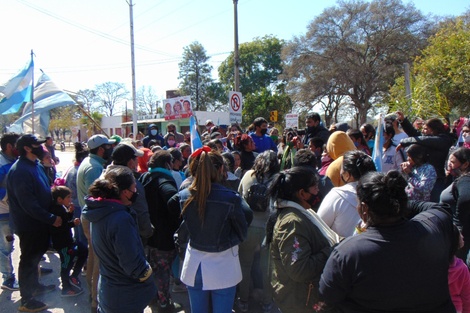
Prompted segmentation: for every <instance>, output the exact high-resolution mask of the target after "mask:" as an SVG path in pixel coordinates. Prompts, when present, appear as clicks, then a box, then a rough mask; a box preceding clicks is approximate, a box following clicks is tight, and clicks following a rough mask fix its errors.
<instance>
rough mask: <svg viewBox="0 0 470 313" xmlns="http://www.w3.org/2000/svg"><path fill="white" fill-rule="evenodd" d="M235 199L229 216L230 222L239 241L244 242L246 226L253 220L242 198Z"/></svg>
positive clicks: (251, 213) (246, 231)
mask: <svg viewBox="0 0 470 313" xmlns="http://www.w3.org/2000/svg"><path fill="white" fill-rule="evenodd" d="M237 197H238V199H236V202H237V203H236V204H235V207H234V210H233V212H231V214H230V222H231V226H232V228H233V230H234V232H235V233H236V234H237V236H238V238H239V239H240V241H244V240H245V239H246V236H247V233H248V225H250V223H251V221H252V220H253V212H252V211H251V209H250V207H249V206H248V204H247V203H246V202H245V200H243V198H242V197H240V196H237Z"/></svg>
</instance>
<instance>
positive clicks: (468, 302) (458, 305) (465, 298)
mask: <svg viewBox="0 0 470 313" xmlns="http://www.w3.org/2000/svg"><path fill="white" fill-rule="evenodd" d="M449 291H450V296H451V297H452V302H453V303H454V306H455V309H456V310H457V313H470V273H469V271H468V267H467V266H466V265H465V263H464V262H463V261H462V260H461V259H459V258H457V257H455V256H454V259H453V260H452V262H451V263H450V266H449Z"/></svg>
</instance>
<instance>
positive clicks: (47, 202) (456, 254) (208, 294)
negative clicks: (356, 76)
mask: <svg viewBox="0 0 470 313" xmlns="http://www.w3.org/2000/svg"><path fill="white" fill-rule="evenodd" d="M205 127H206V128H205V130H204V132H202V135H201V139H202V143H203V146H202V147H199V148H198V149H195V150H194V151H192V150H191V134H190V133H189V132H188V133H185V134H182V133H179V132H178V131H177V127H176V126H175V125H174V124H173V123H169V124H168V125H167V127H166V128H167V129H166V130H167V132H166V134H163V133H161V132H160V130H159V128H158V127H157V125H155V124H151V125H149V127H148V130H147V131H148V133H147V135H146V136H144V135H143V134H141V133H139V134H136V136H135V138H134V135H133V134H130V135H129V137H128V138H121V137H119V136H112V137H111V138H107V137H106V136H104V135H94V136H92V137H91V138H89V139H88V141H87V142H86V143H76V144H75V160H74V164H71V165H70V168H69V169H68V170H67V171H65V173H64V174H63V175H62V176H61V177H59V178H56V175H57V174H56V172H55V169H54V168H55V166H54V165H55V164H56V163H58V162H60V160H59V158H58V157H57V156H56V155H55V151H54V148H53V143H52V142H51V139H50V138H47V140H41V139H39V138H37V137H35V136H34V135H30V134H23V135H19V134H14V133H7V134H4V135H3V136H2V138H1V139H0V146H1V152H0V181H1V182H2V184H1V186H0V197H1V198H2V200H1V201H0V227H1V228H0V233H1V234H2V239H1V240H0V243H1V247H0V248H1V249H0V252H1V254H0V269H1V272H2V275H3V283H2V289H5V290H12V291H14V290H19V291H20V295H21V301H20V302H21V303H20V306H19V308H18V310H19V311H21V312H39V311H42V310H45V309H46V308H47V305H46V304H45V303H43V302H41V301H39V300H37V297H38V296H39V295H41V294H44V293H46V292H50V291H53V290H55V289H56V286H55V285H42V284H41V283H40V282H39V276H38V273H39V271H38V266H39V262H40V260H41V258H42V256H43V255H44V253H45V252H46V250H48V249H54V250H55V251H56V252H57V253H58V254H59V256H60V261H61V268H60V271H59V272H60V279H61V288H62V290H61V296H63V297H75V296H80V295H81V294H83V286H82V283H81V281H80V277H81V275H80V274H81V273H82V272H83V273H84V274H85V273H86V284H87V285H88V289H89V291H90V300H91V302H90V309H91V312H103V313H111V312H113V313H116V312H122V313H133V312H135V313H141V312H143V310H144V309H145V307H147V306H148V305H150V306H155V307H156V308H157V310H158V312H178V311H180V310H181V309H182V306H181V304H179V303H176V302H175V301H174V300H173V299H172V293H174V292H188V296H189V301H190V306H191V308H190V309H191V312H195V313H199V312H200V313H205V312H214V313H225V312H232V309H235V311H236V312H249V311H250V310H253V308H251V307H250V305H252V304H253V301H251V302H250V299H252V298H256V299H258V301H259V302H260V304H259V308H258V309H259V310H262V311H263V312H266V313H268V312H271V311H272V310H273V307H277V308H278V309H279V310H280V311H281V312H436V313H437V312H444V313H446V312H449V313H450V312H470V273H469V269H468V266H469V265H470V257H469V250H470V207H469V203H470V191H469V190H470V188H469V187H470V121H469V120H467V119H464V118H461V119H459V120H457V121H456V122H455V123H454V125H453V126H452V127H449V126H448V125H446V124H445V123H443V122H442V120H440V119H438V118H431V119H428V120H421V119H419V120H418V119H416V123H412V122H411V121H410V120H409V119H408V118H407V117H405V116H404V115H403V113H401V112H395V113H393V114H389V115H387V116H386V117H385V121H384V124H380V125H378V126H377V127H382V128H383V129H382V132H376V128H374V126H372V125H371V124H364V125H361V127H360V128H359V129H351V128H350V127H349V126H348V125H347V124H346V123H338V124H334V125H331V126H330V127H329V128H326V127H325V126H324V125H323V123H322V121H321V118H320V115H319V114H317V113H311V114H309V115H308V116H307V117H306V120H305V128H304V129H285V130H283V131H280V130H279V129H277V128H276V127H274V125H271V124H270V123H268V121H267V120H266V119H264V118H262V117H259V118H256V119H255V120H254V121H253V123H252V124H251V125H250V126H249V127H248V128H247V129H246V130H242V128H241V127H240V126H239V125H238V124H233V125H215V124H214V123H213V122H212V121H211V120H208V121H206V123H205ZM376 133H383V136H384V140H383V146H382V147H378V146H377V145H374V142H375V140H374V136H375V134H376ZM374 149H381V151H380V152H381V154H380V155H381V156H382V158H381V159H379V160H377V159H374V160H373V159H372V154H373V152H374ZM376 152H377V151H376ZM376 154H377V153H376ZM13 234H16V236H17V237H18V239H19V249H20V252H21V255H20V262H19V267H18V277H16V275H15V274H14V270H13V268H14V267H13V265H12V259H11V252H12V248H13V242H14V240H15V236H13ZM466 238H468V240H467V241H466V240H465V239H466Z"/></svg>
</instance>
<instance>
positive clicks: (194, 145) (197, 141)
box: [189, 115, 202, 152]
mask: <svg viewBox="0 0 470 313" xmlns="http://www.w3.org/2000/svg"><path fill="white" fill-rule="evenodd" d="M189 128H190V130H189V132H190V134H191V152H194V151H196V149H199V148H201V147H202V141H201V137H199V132H198V131H197V123H196V118H195V117H194V115H191V116H190V117H189Z"/></svg>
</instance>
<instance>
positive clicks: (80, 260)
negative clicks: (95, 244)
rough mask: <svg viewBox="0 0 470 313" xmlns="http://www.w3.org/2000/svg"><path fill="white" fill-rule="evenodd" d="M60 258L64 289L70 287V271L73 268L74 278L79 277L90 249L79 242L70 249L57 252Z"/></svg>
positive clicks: (66, 248)
mask: <svg viewBox="0 0 470 313" xmlns="http://www.w3.org/2000/svg"><path fill="white" fill-rule="evenodd" d="M57 252H59V256H60V279H61V280H62V288H69V287H70V282H69V278H70V271H71V270H72V268H73V272H72V276H74V277H78V275H80V272H81V271H82V268H83V265H84V264H85V262H86V259H87V257H88V248H87V247H86V246H85V245H84V244H83V243H81V242H80V241H77V242H76V243H74V244H73V245H72V246H70V247H65V248H62V249H59V250H57Z"/></svg>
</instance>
